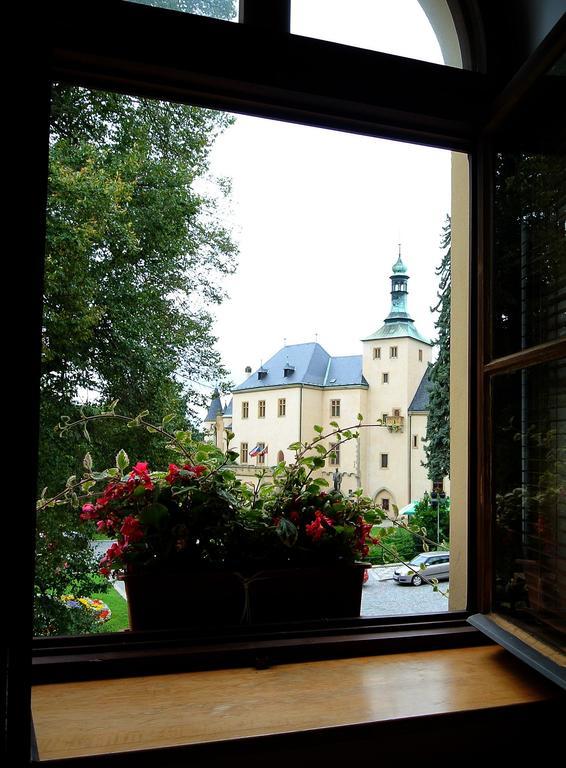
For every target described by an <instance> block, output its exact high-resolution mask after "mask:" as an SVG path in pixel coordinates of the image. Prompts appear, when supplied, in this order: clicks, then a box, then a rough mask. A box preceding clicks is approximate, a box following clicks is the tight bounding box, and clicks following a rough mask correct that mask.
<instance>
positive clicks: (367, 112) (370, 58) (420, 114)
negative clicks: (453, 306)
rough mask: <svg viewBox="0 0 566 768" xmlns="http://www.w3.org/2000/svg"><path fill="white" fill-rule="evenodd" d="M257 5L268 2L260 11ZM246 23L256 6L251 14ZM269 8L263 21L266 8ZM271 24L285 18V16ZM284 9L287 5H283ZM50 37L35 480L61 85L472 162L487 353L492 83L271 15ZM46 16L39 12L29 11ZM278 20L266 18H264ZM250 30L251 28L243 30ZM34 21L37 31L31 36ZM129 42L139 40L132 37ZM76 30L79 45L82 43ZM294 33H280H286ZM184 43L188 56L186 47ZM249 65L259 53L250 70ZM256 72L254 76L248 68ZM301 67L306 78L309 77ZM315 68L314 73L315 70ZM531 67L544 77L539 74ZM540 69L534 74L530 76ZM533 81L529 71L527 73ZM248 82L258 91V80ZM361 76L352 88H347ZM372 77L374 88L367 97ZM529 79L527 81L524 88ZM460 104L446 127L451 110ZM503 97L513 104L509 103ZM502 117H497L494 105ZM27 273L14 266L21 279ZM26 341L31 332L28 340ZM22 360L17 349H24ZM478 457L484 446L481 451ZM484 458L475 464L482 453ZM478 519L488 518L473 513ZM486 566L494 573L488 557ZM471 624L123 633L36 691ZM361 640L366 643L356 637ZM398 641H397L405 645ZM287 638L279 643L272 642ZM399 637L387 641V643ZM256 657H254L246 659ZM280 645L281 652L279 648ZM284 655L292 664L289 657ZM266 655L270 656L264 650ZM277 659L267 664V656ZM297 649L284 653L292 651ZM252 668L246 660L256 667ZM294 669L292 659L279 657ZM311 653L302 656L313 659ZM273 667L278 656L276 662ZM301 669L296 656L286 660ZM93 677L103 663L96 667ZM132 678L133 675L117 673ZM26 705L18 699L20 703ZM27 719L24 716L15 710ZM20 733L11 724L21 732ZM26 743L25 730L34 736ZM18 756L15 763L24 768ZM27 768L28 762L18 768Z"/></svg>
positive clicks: (129, 24) (160, 15)
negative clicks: (53, 132) (296, 28)
mask: <svg viewBox="0 0 566 768" xmlns="http://www.w3.org/2000/svg"><path fill="white" fill-rule="evenodd" d="M261 1H262V2H263V0H261ZM245 4H246V7H247V8H248V9H251V8H252V7H253V6H254V5H255V7H256V8H258V7H259V4H258V3H254V2H251V0H246V3H245ZM263 5H264V6H265V7H267V6H268V5H270V4H265V3H264V2H263ZM272 5H273V8H278V9H279V10H280V8H281V6H282V4H281V2H274V3H273V4H272ZM283 5H284V3H283ZM47 11H48V13H47V15H46V18H45V20H44V26H43V35H44V39H45V40H46V41H48V45H45V50H44V48H43V47H42V49H41V51H40V55H43V54H45V58H44V59H42V60H41V63H40V65H39V66H38V67H36V69H35V72H34V75H33V77H32V78H31V80H29V81H28V82H27V83H26V85H27V88H28V94H31V95H32V97H33V98H32V99H31V102H32V103H31V104H30V107H29V109H30V112H31V115H32V119H31V120H30V122H29V124H30V126H31V129H32V131H33V134H32V137H31V145H30V143H29V138H26V147H28V146H31V149H29V150H28V155H27V156H28V159H29V161H30V163H31V168H32V169H33V172H32V173H31V174H30V175H29V178H36V177H37V169H38V168H41V169H42V171H41V177H40V179H39V182H38V183H37V184H34V185H28V186H30V187H31V188H30V189H27V190H26V192H27V200H28V203H29V204H28V209H27V212H28V214H29V217H30V221H31V222H32V224H33V226H32V227H30V228H29V231H28V232H26V233H25V234H24V239H25V238H27V244H28V245H29V246H30V252H31V253H33V254H35V260H34V261H33V263H32V267H31V274H30V271H29V270H30V266H29V262H28V261H27V260H26V266H25V273H24V272H22V274H24V278H25V279H24V283H25V284H26V286H27V288H28V291H29V295H30V298H31V301H32V304H33V308H32V312H31V315H32V318H34V320H35V322H34V324H33V327H32V328H31V329H30V333H29V335H28V337H27V338H28V343H27V344H25V345H24V347H25V348H26V349H31V350H34V351H35V358H34V359H33V363H32V365H33V368H32V375H31V376H30V377H29V390H28V393H29V400H28V402H30V403H31V406H30V409H29V420H30V425H31V429H30V434H32V435H33V436H34V439H32V440H31V441H29V444H28V446H29V447H28V449H27V450H28V454H27V456H28V457H29V461H28V463H27V468H28V470H31V472H33V471H34V470H35V467H36V450H37V414H38V392H37V380H38V378H39V340H40V332H41V311H40V307H41V294H42V272H43V258H44V231H43V228H42V226H38V225H37V222H38V221H41V222H44V217H45V200H46V182H47V172H46V169H47V163H46V156H47V150H48V145H47V136H48V126H49V82H50V80H55V79H62V80H66V81H67V82H71V83H74V84H78V85H84V86H86V87H92V88H99V89H109V90H112V89H118V90H123V91H126V92H128V93H131V94H133V95H139V96H149V97H154V98H161V99H171V100H176V101H180V102H184V103H190V104H194V105H197V106H205V107H209V108H217V109H226V110H229V111H234V112H242V113H245V114H251V115H258V116H263V117H272V118H275V119H287V120H297V121H300V122H303V123H305V124H310V125H315V126H319V127H325V128H329V129H341V130H348V131H351V132H357V133H361V134H365V135H371V136H378V137H381V138H389V139H396V140H405V141H412V142H415V143H422V144H430V145H434V146H437V147H439V148H444V149H449V150H455V151H462V152H468V153H469V154H470V158H471V183H472V189H473V211H472V230H471V231H472V247H471V250H470V259H471V265H470V266H471V274H474V275H476V274H477V275H478V278H477V283H474V285H473V286H472V296H471V299H472V300H471V301H470V313H471V314H470V325H469V329H468V335H469V341H470V349H471V350H472V351H473V350H475V349H480V348H481V346H482V343H483V342H482V340H483V338H484V335H483V334H484V330H485V329H484V327H483V325H482V312H481V311H478V310H477V307H476V304H475V302H474V299H476V298H478V297H479V299H480V303H481V302H483V300H484V298H485V296H486V293H485V284H484V282H483V281H484V273H483V271H482V265H483V263H484V259H485V253H484V251H485V247H484V246H485V242H484V238H486V237H488V235H487V234H486V227H485V220H486V211H485V208H486V205H487V203H486V200H487V194H486V192H487V191H486V186H485V185H486V181H485V180H486V178H487V176H486V166H487V158H486V155H485V148H484V146H483V145H482V144H481V143H480V142H478V134H479V130H480V127H481V121H480V120H479V118H478V115H482V116H483V115H486V114H489V111H488V110H489V105H490V104H491V103H492V101H493V98H494V96H495V95H496V94H497V93H499V91H500V87H501V86H500V82H498V81H497V80H496V79H495V78H489V77H484V76H482V75H480V73H478V72H471V71H466V70H455V69H453V68H451V67H440V66H437V65H430V64H426V63H423V62H417V61H413V60H409V59H402V57H397V56H391V55H388V54H381V53H377V52H370V51H364V50H361V49H350V48H348V47H347V46H342V45H339V44H334V43H327V42H325V41H317V40H311V39H308V38H301V37H299V36H292V35H287V34H282V32H283V33H285V29H284V28H282V27H279V28H278V23H275V22H276V19H275V17H276V16H277V12H273V15H272V17H271V18H269V19H267V20H266V18H264V19H263V20H262V21H261V23H257V24H254V23H253V15H250V16H249V17H248V18H249V23H246V24H234V23H232V22H224V21H219V20H215V19H210V18H206V17H196V16H192V15H191V14H179V13H175V12H172V11H168V10H163V9H157V8H151V7H148V6H143V5H134V4H130V3H117V2H106V3H101V2H97V3H95V2H92V3H89V2H85V3H80V4H77V3H75V2H72V1H71V0H61V2H59V3H56V4H52V5H50V6H49V7H48V9H47ZM38 12H39V11H38ZM270 13H271V11H269V10H265V12H264V17H267V16H269V14H270ZM245 20H246V21H248V19H245ZM36 21H37V20H36ZM132 29H136V35H131V30H132ZM79 30H80V34H79ZM287 31H288V30H287ZM187 39H191V41H192V44H191V46H187V45H186V41H187ZM258 51H261V52H262V55H261V58H260V59H258ZM258 60H261V61H262V68H261V70H257V61H258ZM282 61H293V62H295V67H294V68H287V67H284V66H281V62H282ZM301 62H309V63H310V66H309V67H306V66H302V65H301ZM313 62H316V66H313V65H312V63H313ZM535 64H537V65H538V61H536V62H535ZM533 66H534V65H533ZM532 69H533V67H531V70H532ZM254 72H255V73H256V78H255V79H254V76H253V74H252V75H251V74H250V73H254ZM354 73H355V77H354V76H353V74H354ZM376 73H379V75H380V83H381V87H380V89H379V92H376V89H375V87H374V84H375V77H376ZM530 76H531V75H530V74H529V72H527V78H528V77H530ZM447 92H449V93H451V94H452V95H453V98H452V99H451V104H450V110H449V113H447V111H446V104H445V94H446V93H447ZM511 98H512V95H511V96H509V97H508V99H509V100H510V99H511ZM499 108H500V109H501V108H502V107H501V105H499ZM22 270H23V265H22ZM30 325H31V324H30ZM19 344H22V342H21V340H20V341H19ZM479 360H480V358H479V357H477V356H474V355H472V358H471V365H470V370H469V377H470V378H469V381H470V412H471V413H474V411H475V412H477V413H478V414H479V415H478V427H479V431H478V437H477V438H476V437H475V436H474V434H473V433H474V430H470V445H469V448H470V450H469V456H470V464H469V477H470V479H472V478H474V477H475V478H479V473H478V472H477V467H478V465H479V463H480V462H481V461H484V459H485V451H484V449H485V446H483V448H482V445H483V441H485V440H487V439H488V435H487V430H486V429H484V424H483V422H482V421H481V414H483V413H485V392H484V391H483V381H482V378H481V375H478V367H479V366H478V361H479ZM476 441H477V442H476ZM482 451H484V452H482ZM469 486H470V497H469V509H475V508H476V502H477V501H480V502H482V503H483V498H484V497H483V496H481V494H479V491H478V485H476V483H475V482H470V483H469ZM34 496H35V493H34V489H33V487H32V488H30V496H29V498H28V501H29V504H30V510H31V509H33V508H34V506H35V505H34V502H35V499H34ZM480 513H481V514H482V515H483V514H484V513H485V511H482V510H481V506H480ZM482 520H483V517H480V518H479V519H478V521H477V522H476V521H475V520H470V532H471V535H470V537H469V551H470V557H469V566H468V584H469V587H468V590H469V605H470V606H471V607H472V608H473V607H477V606H481V605H484V606H485V605H487V604H486V603H485V601H483V602H482V600H483V598H484V597H485V595H486V594H487V593H488V590H487V589H486V585H485V578H486V573H485V570H484V569H479V570H480V573H479V574H478V573H477V570H478V569H476V568H475V567H474V557H473V556H472V555H473V553H474V550H475V539H476V537H477V538H479V539H480V540H481V535H479V533H478V529H479V531H480V532H481V528H482V525H481V522H482ZM32 521H33V515H30V516H29V522H28V519H27V517H26V519H25V520H24V521H23V525H24V528H25V530H24V532H23V534H22V529H21V524H22V520H19V521H18V536H19V537H20V538H21V537H22V535H23V540H24V541H30V542H31V541H33V534H34V530H33V522H32ZM32 549H33V548H32V547H30V551H29V553H27V556H24V558H25V557H27V560H26V562H27V563H28V566H29V567H25V568H24V569H23V572H24V574H25V575H24V582H25V584H24V585H23V589H24V593H25V594H31V593H32V585H33V558H34V552H33V551H32ZM479 556H480V559H481V558H485V557H487V556H488V555H487V550H486V548H485V542H484V545H483V546H482V548H481V550H480V555H479ZM468 614H469V611H462V612H458V613H451V614H449V615H446V614H438V615H436V616H426V617H423V616H416V617H415V616H406V617H396V618H395V619H394V620H392V619H387V618H385V619H371V620H360V621H357V620H356V621H344V622H337V624H336V626H335V627H334V628H333V632H334V634H333V636H332V638H331V640H330V641H329V639H328V627H325V628H324V631H323V630H321V629H320V628H319V627H310V628H308V633H309V637H310V638H311V639H310V640H309V643H308V646H309V649H307V648H305V643H304V633H305V630H301V631H297V630H296V629H295V630H291V629H287V630H283V631H281V630H279V631H278V632H275V631H270V632H268V633H264V634H262V633H259V632H257V631H252V630H249V629H247V630H246V629H242V630H241V631H239V632H238V631H234V633H233V634H232V635H225V636H223V637H222V639H221V641H218V639H216V640H217V644H216V646H215V645H214V644H212V645H210V644H209V645H207V646H206V648H204V650H203V643H202V642H201V638H197V639H196V640H195V638H191V637H188V636H187V635H185V634H183V633H178V632H170V633H165V634H164V635H162V636H160V637H159V638H156V637H155V636H152V635H151V633H149V634H148V633H140V634H138V633H132V634H133V635H134V634H135V635H137V636H136V637H133V636H132V637H130V638H127V639H126V640H127V642H124V640H125V639H124V638H122V637H115V636H99V637H93V636H90V637H77V638H41V639H39V640H36V641H35V644H34V647H35V656H34V679H35V680H44V681H45V680H48V679H53V680H56V681H61V680H63V679H65V678H67V679H76V678H77V677H78V676H81V675H82V676H87V677H88V676H94V675H100V676H102V675H108V674H110V675H112V674H113V675H118V676H120V675H123V674H125V673H126V671H127V673H128V674H131V673H135V672H136V671H137V672H139V673H144V674H148V673H150V672H155V671H158V672H164V671H168V670H172V669H176V668H178V667H179V666H184V668H185V669H186V668H206V667H207V666H210V665H212V666H220V665H222V664H225V663H227V661H228V663H232V664H238V663H249V662H250V659H251V660H252V661H253V659H254V658H258V657H260V656H262V654H265V653H268V654H272V655H273V654H275V656H276V657H277V658H291V659H292V658H299V657H300V658H312V657H313V654H314V657H315V658H317V657H318V656H317V653H321V651H317V643H316V638H317V637H321V638H324V644H325V648H326V651H322V653H325V652H326V653H327V652H328V649H329V648H330V647H332V649H333V651H332V652H333V653H335V654H336V655H355V654H358V653H368V652H372V653H375V652H376V651H377V650H379V649H382V650H385V651H386V650H387V649H388V648H390V649H391V648H394V649H395V650H400V649H406V648H413V649H421V650H422V649H430V648H439V647H453V646H454V645H457V644H458V643H460V644H462V643H465V644H470V643H471V642H474V641H475V642H478V633H477V632H476V630H473V629H472V628H471V627H469V626H467V625H466V624H465V619H466V617H467V616H468ZM357 629H363V631H364V633H362V634H360V633H357V632H356V630H357ZM399 633H401V635H402V636H401V637H399ZM282 637H283V642H282V640H281V638H282ZM393 637H395V639H393ZM30 638H31V619H30V618H29V617H28V619H27V620H24V621H22V622H21V623H20V624H19V626H18V628H17V632H15V641H14V644H13V648H14V654H13V656H12V657H11V666H10V669H9V683H10V681H11V683H12V684H11V687H10V691H11V692H13V693H14V695H13V697H12V699H11V701H10V706H11V707H12V709H11V710H10V712H13V713H14V714H15V712H16V709H15V708H16V707H17V706H18V705H19V704H21V703H22V701H23V702H24V704H25V702H26V701H28V700H29V691H28V692H27V693H26V692H25V691H26V689H25V685H24V686H23V693H22V694H21V695H19V694H18V691H19V690H20V689H22V680H23V681H25V680H28V679H29V677H30V673H29V672H27V668H28V665H29V652H30V646H31V640H30ZM250 643H251V644H252V645H253V649H252V650H251V651H250ZM278 643H279V645H278ZM285 643H287V645H286V647H287V652H285V651H283V650H282V648H283V646H285ZM266 649H267V650H266ZM274 649H275V650H274ZM289 649H291V650H289ZM250 653H251V656H250ZM286 653H287V655H285V654H286ZM309 653H310V656H309ZM277 654H279V655H277ZM293 654H295V655H293ZM95 661H97V662H99V663H94V662H95ZM126 668H127V670H126ZM26 697H27V698H26ZM21 711H25V707H23V708H21V709H20V712H21ZM15 719H16V718H15V717H14V720H15ZM28 731H29V729H28ZM25 747H26V745H25V742H24V744H23V747H22V749H24V754H26V753H25ZM26 759H27V758H26Z"/></svg>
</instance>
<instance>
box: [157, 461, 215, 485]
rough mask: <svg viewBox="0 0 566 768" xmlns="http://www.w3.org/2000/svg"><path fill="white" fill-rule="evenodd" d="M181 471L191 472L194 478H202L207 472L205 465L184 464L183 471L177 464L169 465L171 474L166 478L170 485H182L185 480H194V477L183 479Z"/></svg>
mask: <svg viewBox="0 0 566 768" xmlns="http://www.w3.org/2000/svg"><path fill="white" fill-rule="evenodd" d="M181 471H183V472H189V473H190V474H191V475H192V476H194V477H200V476H201V475H202V474H203V473H204V472H206V467H205V466H204V464H195V465H194V466H193V465H192V464H183V467H182V470H181V469H179V467H178V466H177V465H176V464H169V472H168V473H167V476H166V478H165V480H166V482H168V483H169V485H175V483H180V482H182V481H183V480H192V479H193V478H192V477H190V478H189V477H181V476H180V475H179V473H180V472H181Z"/></svg>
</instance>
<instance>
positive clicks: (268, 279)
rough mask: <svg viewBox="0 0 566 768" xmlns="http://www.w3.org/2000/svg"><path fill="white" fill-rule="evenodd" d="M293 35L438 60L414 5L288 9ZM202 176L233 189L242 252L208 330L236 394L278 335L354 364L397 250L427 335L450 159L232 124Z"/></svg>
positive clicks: (308, 1) (350, 139)
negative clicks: (351, 357)
mask: <svg viewBox="0 0 566 768" xmlns="http://www.w3.org/2000/svg"><path fill="white" fill-rule="evenodd" d="M345 7H346V8H347V10H348V14H344V8H345ZM292 31H293V32H294V33H296V34H305V35H310V36H313V37H314V36H318V37H322V38H325V39H332V40H335V41H338V42H347V43H349V44H351V45H354V44H355V45H360V46H363V47H367V48H373V49H377V50H382V51H387V52H389V53H396V54H399V55H411V56H413V57H414V58H420V59H425V60H428V61H434V62H436V63H442V58H441V54H440V49H439V47H438V43H437V42H436V38H435V36H434V34H433V32H432V30H431V28H430V25H429V24H428V21H427V19H426V17H425V15H424V13H423V12H422V10H421V8H420V6H419V5H418V3H417V2H416V0H396V1H395V2H394V3H393V2H390V0H348V3H347V4H346V6H345V5H344V2H343V1H341V0H299V1H298V0H295V1H294V3H293V17H292ZM376 87H379V84H378V83H376ZM211 170H212V172H213V173H214V174H217V175H220V176H227V177H229V178H231V179H232V196H231V212H230V221H231V223H232V225H233V229H234V234H235V238H236V240H237V242H238V243H239V246H240V258H239V267H238V270H237V272H236V274H235V275H234V276H232V277H230V278H229V279H227V280H226V284H225V287H226V290H227V291H228V293H229V297H230V298H229V299H228V300H227V301H226V302H225V303H224V304H223V305H222V306H221V307H220V308H218V310H217V311H216V317H217V320H216V326H215V331H216V334H217V336H218V339H219V340H218V349H219V350H220V352H221V354H222V357H223V360H224V361H225V364H226V365H227V367H228V368H229V370H230V371H231V375H232V379H233V382H234V384H238V383H240V382H241V381H242V380H243V379H244V378H245V374H244V367H245V366H246V365H251V366H252V368H253V369H255V368H256V367H258V366H259V364H260V363H261V362H262V361H265V360H267V359H268V358H269V357H271V356H272V355H273V354H275V352H277V350H278V349H279V348H280V347H281V346H283V343H284V339H286V341H287V343H288V344H295V343H300V342H305V341H314V340H315V335H316V334H318V341H319V342H320V344H322V346H323V347H325V349H326V350H327V351H328V352H329V353H330V354H332V355H348V354H361V343H360V339H361V338H362V337H363V336H365V335H367V334H370V333H372V332H373V331H375V330H376V329H377V328H378V327H379V326H380V325H381V324H382V322H383V319H384V317H385V316H386V315H387V313H388V312H389V306H390V296H389V290H390V282H389V275H390V274H391V266H392V264H393V262H394V261H395V259H396V258H397V249H398V246H397V243H398V242H399V241H400V242H401V244H402V245H401V247H402V255H403V260H404V261H405V263H406V264H407V266H408V271H409V274H410V277H411V279H410V280H409V309H410V312H411V314H412V317H413V318H414V319H415V322H416V324H417V327H418V328H419V330H420V331H421V332H422V333H424V334H425V335H428V336H433V335H434V326H433V321H434V318H433V316H432V315H431V313H430V311H429V307H430V306H431V304H433V303H434V302H435V295H436V289H437V278H436V276H435V274H434V268H435V267H436V266H437V264H438V263H439V260H440V256H441V251H440V249H439V243H440V235H441V229H442V226H443V224H444V221H445V217H446V214H447V213H449V211H450V152H447V151H444V150H438V149H431V148H427V147H419V146H415V145H409V144H402V143H399V142H391V141H386V140H381V139H375V138H368V137H364V136H355V135H352V134H346V133H339V132H333V131H326V130H321V129H316V128H310V127H305V126H297V125H292V124H286V123H280V122H276V121H271V120H263V119H258V118H251V117H247V116H241V115H238V116H236V122H235V124H234V125H233V126H232V127H230V128H229V129H228V130H227V131H226V132H225V134H224V135H223V136H221V137H220V138H219V139H218V141H217V142H216V145H215V147H214V149H213V153H212V163H211Z"/></svg>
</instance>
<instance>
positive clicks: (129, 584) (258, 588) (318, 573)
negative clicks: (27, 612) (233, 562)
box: [126, 565, 364, 630]
mask: <svg viewBox="0 0 566 768" xmlns="http://www.w3.org/2000/svg"><path fill="white" fill-rule="evenodd" d="M363 576H364V566H362V565H350V566H335V567H313V568H280V569H272V570H262V571H258V572H256V573H253V574H250V575H249V576H243V575H241V574H238V573H234V572H231V571H196V572H189V573H181V574H179V573H167V572H163V571H154V572H151V573H139V574H130V575H128V576H127V578H126V594H127V596H128V611H129V615H130V628H131V629H138V630H147V629H169V628H170V629H175V628H189V627H190V628H201V627H205V628H206V627H210V628H215V627H228V626H236V625H250V624H266V623H273V622H288V621H308V620H310V621H315V620H321V619H331V618H346V617H352V616H359V615H360V606H361V599H362V583H363Z"/></svg>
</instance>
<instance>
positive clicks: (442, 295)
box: [424, 216, 451, 482]
mask: <svg viewBox="0 0 566 768" xmlns="http://www.w3.org/2000/svg"><path fill="white" fill-rule="evenodd" d="M450 244H451V223H450V217H449V216H447V218H446V224H445V225H444V228H443V234H442V241H441V248H442V249H444V254H443V256H442V259H441V262H440V265H439V266H438V267H437V269H436V274H437V275H438V276H439V278H440V279H439V287H438V293H437V297H438V302H437V304H436V306H435V307H431V312H436V311H438V312H439V314H438V318H437V320H436V322H435V328H436V329H437V331H438V337H437V339H436V344H437V345H438V357H437V359H436V361H435V362H434V363H433V365H432V366H431V368H430V372H429V379H430V385H429V413H428V419H427V428H426V437H425V443H424V450H425V454H426V459H427V460H426V462H425V463H424V466H425V467H426V468H427V470H428V477H429V478H430V480H432V481H433V482H434V481H440V480H442V479H443V478H444V477H447V476H449V475H450V288H451V271H450V269H451V267H450V262H451V247H450Z"/></svg>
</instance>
